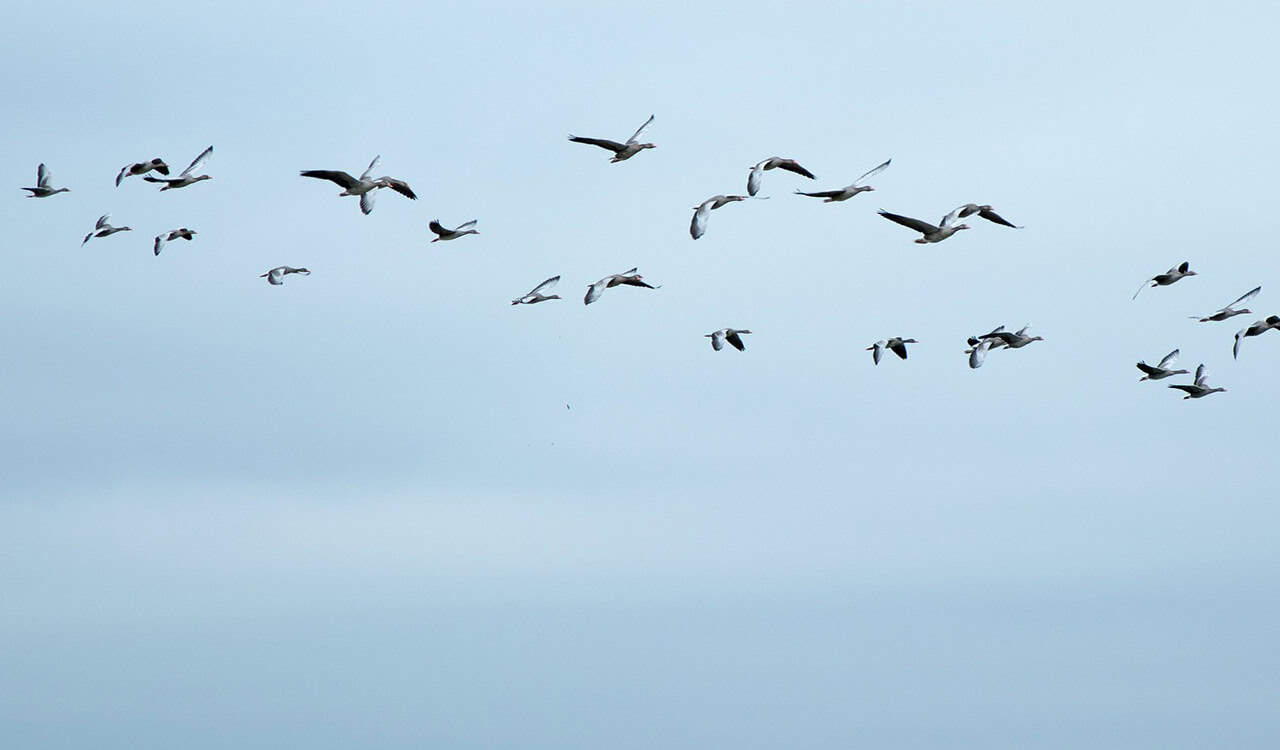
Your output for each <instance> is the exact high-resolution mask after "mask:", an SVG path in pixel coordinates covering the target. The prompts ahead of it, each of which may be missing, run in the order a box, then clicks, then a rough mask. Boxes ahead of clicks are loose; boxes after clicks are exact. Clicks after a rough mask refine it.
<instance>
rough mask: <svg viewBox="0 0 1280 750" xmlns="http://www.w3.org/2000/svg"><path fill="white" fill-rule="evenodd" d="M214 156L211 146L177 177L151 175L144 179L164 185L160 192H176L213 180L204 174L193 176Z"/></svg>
mask: <svg viewBox="0 0 1280 750" xmlns="http://www.w3.org/2000/svg"><path fill="white" fill-rule="evenodd" d="M212 154H213V146H210V147H209V148H206V149H205V150H204V151H201V152H200V155H199V156H197V157H196V158H195V159H193V160H192V161H191V163H190V164H188V165H187V168H186V169H184V170H182V172H180V173H179V174H178V176H177V177H152V176H151V175H147V176H146V177H143V178H142V179H143V180H145V181H147V182H161V183H164V187H162V188H160V192H164V191H165V190H176V189H178V188H184V187H186V186H187V185H194V184H196V183H197V182H199V181H201V180H212V179H213V178H212V177H210V176H209V175H207V174H202V175H193V174H191V173H192V172H194V171H196V170H197V169H198V168H199V167H200V165H202V164H204V163H205V162H206V161H208V159H209V156H210V155H212ZM157 171H159V170H157ZM161 174H167V173H165V172H162V173H161Z"/></svg>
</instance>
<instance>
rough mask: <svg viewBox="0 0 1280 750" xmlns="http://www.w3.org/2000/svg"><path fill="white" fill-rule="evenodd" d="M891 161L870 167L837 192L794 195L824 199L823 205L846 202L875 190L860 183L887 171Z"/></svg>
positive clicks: (821, 191)
mask: <svg viewBox="0 0 1280 750" xmlns="http://www.w3.org/2000/svg"><path fill="white" fill-rule="evenodd" d="M891 161H893V159H889V160H888V161H886V162H885V163H884V164H879V165H877V166H874V167H872V168H871V169H868V170H867V171H866V172H865V173H864V174H863V175H862V176H861V177H859V178H858V179H856V180H854V181H853V182H852V183H850V184H848V185H845V186H844V187H842V188H840V189H839V190H820V191H818V192H816V193H805V192H802V191H800V190H797V191H796V195H807V196H809V197H810V198H824V199H825V200H823V201H822V202H823V203H835V202H836V201H847V200H849V199H850V198H852V197H853V196H855V195H857V194H858V193H863V192H867V191H871V190H875V188H873V187H871V186H870V185H863V184H862V181H863V180H866V179H868V178H871V177H875V176H876V175H878V174H880V173H881V172H883V171H884V170H886V169H888V168H889V162H891ZM810 176H812V175H810Z"/></svg>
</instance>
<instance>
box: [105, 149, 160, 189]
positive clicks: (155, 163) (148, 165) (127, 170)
mask: <svg viewBox="0 0 1280 750" xmlns="http://www.w3.org/2000/svg"><path fill="white" fill-rule="evenodd" d="M152 170H155V171H157V172H159V173H160V174H162V175H166V176H167V175H168V174H169V165H168V164H165V163H164V159H161V158H160V157H158V156H157V157H156V158H154V159H152V160H151V161H140V162H138V163H137V164H127V165H125V166H124V167H123V168H121V170H120V174H118V175H116V187H120V183H121V182H123V181H124V178H126V177H137V176H138V175H143V174H146V173H147V172H150V171H152Z"/></svg>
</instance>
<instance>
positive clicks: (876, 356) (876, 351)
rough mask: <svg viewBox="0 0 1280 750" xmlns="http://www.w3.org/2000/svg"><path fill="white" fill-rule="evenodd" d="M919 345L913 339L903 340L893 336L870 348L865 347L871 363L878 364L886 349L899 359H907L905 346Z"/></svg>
mask: <svg viewBox="0 0 1280 750" xmlns="http://www.w3.org/2000/svg"><path fill="white" fill-rule="evenodd" d="M916 343H919V342H918V341H916V340H915V339H904V338H902V337H901V336H894V337H893V338H891V339H881V340H880V341H877V342H876V343H874V344H872V345H871V346H868V347H867V351H869V352H871V361H872V362H875V363H876V364H880V357H881V356H882V355H883V354H884V350H885V349H888V350H889V351H891V352H893V353H894V354H896V355H898V358H899V359H906V358H907V344H916Z"/></svg>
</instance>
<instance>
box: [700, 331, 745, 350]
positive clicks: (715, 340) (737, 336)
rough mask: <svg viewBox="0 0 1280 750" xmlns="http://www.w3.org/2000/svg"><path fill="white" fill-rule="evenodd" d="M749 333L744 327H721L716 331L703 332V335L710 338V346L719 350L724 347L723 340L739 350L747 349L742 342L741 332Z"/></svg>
mask: <svg viewBox="0 0 1280 750" xmlns="http://www.w3.org/2000/svg"><path fill="white" fill-rule="evenodd" d="M744 333H751V331H748V330H747V329H745V328H721V329H720V330H718V331H712V332H711V333H704V334H703V336H705V337H706V338H709V339H711V348H712V349H714V350H716V351H720V350H721V349H723V348H724V342H726V341H728V342H729V346H732V347H733V348H734V349H737V350H738V351H740V352H745V351H746V350H747V346H746V344H744V343H742V334H744Z"/></svg>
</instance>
